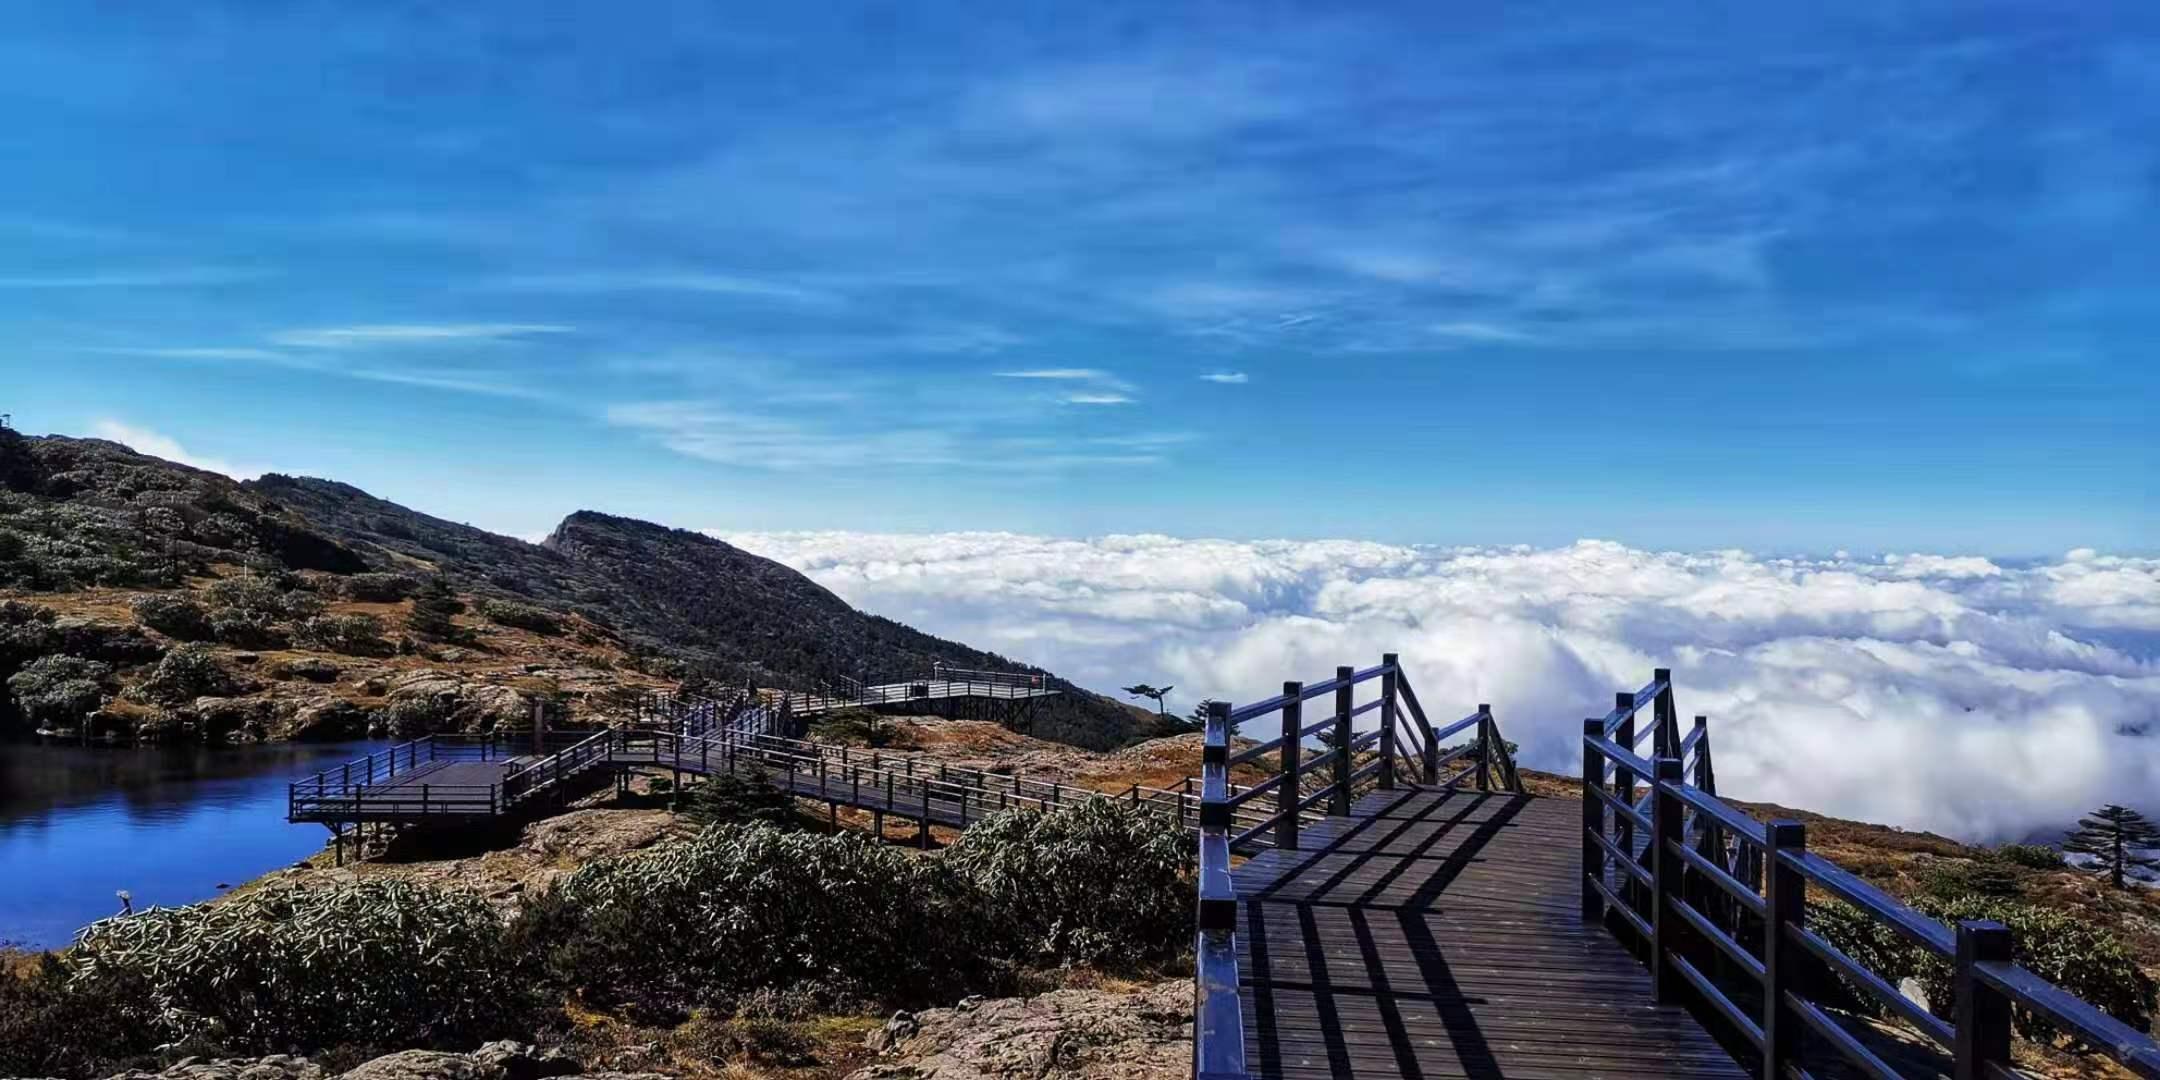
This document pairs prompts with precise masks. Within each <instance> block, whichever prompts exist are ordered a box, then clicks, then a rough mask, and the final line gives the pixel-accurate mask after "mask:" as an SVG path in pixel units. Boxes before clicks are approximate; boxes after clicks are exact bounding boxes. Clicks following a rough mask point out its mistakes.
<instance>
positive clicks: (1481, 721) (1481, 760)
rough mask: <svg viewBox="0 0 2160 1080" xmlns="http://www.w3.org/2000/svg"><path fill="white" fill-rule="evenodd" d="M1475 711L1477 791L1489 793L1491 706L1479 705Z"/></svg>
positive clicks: (1491, 729)
mask: <svg viewBox="0 0 2160 1080" xmlns="http://www.w3.org/2000/svg"><path fill="white" fill-rule="evenodd" d="M1477 710H1478V720H1477V757H1478V766H1477V789H1478V790H1479V791H1491V790H1492V748H1493V722H1492V706H1490V705H1479V706H1478V707H1477ZM1435 779H1437V778H1435Z"/></svg>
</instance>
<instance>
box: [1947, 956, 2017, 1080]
mask: <svg viewBox="0 0 2160 1080" xmlns="http://www.w3.org/2000/svg"><path fill="white" fill-rule="evenodd" d="M2010 944H2011V943H2010V929H2009V928H2008V927H2006V926H2004V925H2003V924H2001V923H1999V922H1992V921H1985V922H1984V921H1980V920H1967V921H1965V922H1961V923H1959V924H1958V926H1957V966H1956V967H1955V968H1954V969H1952V971H1951V975H1950V980H1951V981H1950V994H1951V996H1952V997H1953V998H1955V999H1956V1000H1957V1046H1956V1047H1955V1048H1954V1049H1955V1050H1956V1055H1957V1066H1956V1072H1955V1076H1956V1080H1985V1078H1987V1077H1989V1076H1992V1075H1993V1071H1992V1070H1991V1069H1989V1066H1990V1065H1993V1066H1997V1067H2000V1068H2004V1069H2007V1068H2008V1067H2009V1066H2010V999H2009V998H2008V997H2007V996H2005V995H2004V994H2003V993H2002V991H2000V990H1997V989H1995V988H1994V987H1992V986H1989V985H1988V984H1987V983H1985V982H1982V981H1981V979H1980V976H1979V973H1978V972H1977V971H1975V970H1974V965H1975V964H1981V963H2009V962H2010Z"/></svg>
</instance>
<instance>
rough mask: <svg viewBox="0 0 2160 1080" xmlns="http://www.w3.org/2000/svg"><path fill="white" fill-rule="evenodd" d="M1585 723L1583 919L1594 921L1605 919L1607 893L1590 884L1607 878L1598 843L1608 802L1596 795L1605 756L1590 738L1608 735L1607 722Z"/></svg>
mask: <svg viewBox="0 0 2160 1080" xmlns="http://www.w3.org/2000/svg"><path fill="white" fill-rule="evenodd" d="M1582 726H1583V739H1584V742H1583V752H1582V783H1583V792H1582V821H1583V835H1582V872H1583V879H1582V921H1583V922H1586V923H1592V924H1595V923H1601V922H1603V921H1605V896H1604V894H1603V893H1600V892H1598V891H1597V888H1596V887H1595V886H1593V885H1592V884H1591V882H1592V881H1593V880H1595V881H1600V882H1602V881H1604V880H1605V848H1604V846H1603V845H1601V844H1599V843H1598V842H1597V838H1598V837H1600V836H1603V835H1605V804H1604V803H1602V802H1599V801H1598V797H1597V793H1598V791H1599V790H1600V789H1602V788H1603V787H1604V786H1605V755H1604V754H1603V753H1602V752H1600V751H1599V750H1597V749H1595V748H1593V747H1592V746H1591V745H1590V743H1589V740H1590V739H1594V738H1599V737H1602V736H1603V735H1604V734H1605V722H1604V721H1603V720H1596V719H1591V720H1584V721H1583V722H1582Z"/></svg>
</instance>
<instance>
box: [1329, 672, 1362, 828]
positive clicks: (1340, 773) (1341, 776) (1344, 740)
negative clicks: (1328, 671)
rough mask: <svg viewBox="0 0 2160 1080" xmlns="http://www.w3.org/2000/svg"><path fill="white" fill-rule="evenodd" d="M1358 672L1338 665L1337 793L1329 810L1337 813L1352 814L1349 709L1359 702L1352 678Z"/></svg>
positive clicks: (1335, 786) (1336, 695)
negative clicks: (1351, 681)
mask: <svg viewBox="0 0 2160 1080" xmlns="http://www.w3.org/2000/svg"><path fill="white" fill-rule="evenodd" d="M1356 676H1357V669H1356V668H1353V667H1348V666H1345V667H1339V668H1336V669H1335V760H1334V762H1333V764H1334V766H1335V782H1334V788H1335V795H1334V797H1333V798H1331V799H1329V800H1328V813H1330V814H1333V815H1335V816H1336V817H1348V816H1350V710H1351V709H1352V708H1354V707H1355V706H1356V702H1357V688H1356V687H1354V686H1352V685H1351V684H1350V680H1351V679H1353V678H1355V677H1356Z"/></svg>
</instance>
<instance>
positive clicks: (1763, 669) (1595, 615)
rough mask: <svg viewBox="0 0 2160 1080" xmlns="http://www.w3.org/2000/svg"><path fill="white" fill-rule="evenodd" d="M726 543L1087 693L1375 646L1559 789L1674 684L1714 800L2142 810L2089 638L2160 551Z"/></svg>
mask: <svg viewBox="0 0 2160 1080" xmlns="http://www.w3.org/2000/svg"><path fill="white" fill-rule="evenodd" d="M723 539H727V540H728V541H730V542H731V543H735V544H739V545H741V546H743V547H745V548H747V549H748V550H751V551H755V552H758V553H760V554H763V555H768V556H771V557H774V558H777V559H779V560H781V561H783V562H786V563H788V564H789V565H791V566H794V567H796V568H798V569H801V570H803V571H804V572H806V573H808V574H810V575H811V576H812V577H813V578H815V579H816V580H818V581H819V582H820V583H821V584H824V585H826V586H828V587H830V588H832V589H833V590H835V591H836V592H838V593H839V594H840V595H842V596H843V597H846V598H847V599H848V600H850V601H851V602H853V603H856V604H859V605H861V606H863V607H865V608H867V609H868V610H871V611H874V612H877V613H879V614H883V615H888V616H891V617H893V618H897V619H900V620H902V621H905V622H907V623H909V624H911V625H914V626H918V627H920V628H922V629H925V630H928V631H931V632H933V633H937V634H941V635H944V636H948V637H954V638H957V639H960V640H965V641H969V642H973V643H975V644H977V645H980V646H983V647H986V648H992V649H995V650H997V651H999V652H1001V653H1005V654H1006V655H1010V656H1014V657H1020V658H1025V659H1026V660H1029V661H1031V662H1035V663H1040V664H1044V665H1046V666H1048V667H1050V668H1052V669H1054V670H1057V671H1059V672H1060V673H1062V674H1066V675H1068V676H1070V677H1073V678H1076V679H1077V680H1078V681H1080V682H1081V683H1082V684H1083V685H1088V686H1093V687H1098V688H1104V689H1108V688H1114V687H1116V686H1119V685H1124V684H1128V683H1130V682H1132V681H1134V680H1136V679H1142V678H1145V679H1148V680H1150V681H1158V682H1174V683H1176V684H1177V685H1178V686H1179V687H1181V688H1182V689H1183V691H1184V693H1185V694H1187V695H1189V696H1187V697H1186V698H1185V700H1186V701H1187V702H1188V703H1189V702H1192V701H1197V700H1199V699H1200V698H1201V697H1203V696H1216V697H1222V698H1228V699H1232V700H1253V699H1256V698H1260V697H1264V696H1267V695H1268V694H1271V693H1273V692H1274V691H1275V689H1276V688H1277V687H1279V686H1280V685H1281V683H1280V680H1281V679H1283V678H1285V677H1301V676H1302V677H1316V676H1318V675H1321V674H1324V673H1326V672H1328V671H1331V670H1333V668H1334V666H1335V665H1337V664H1340V663H1345V662H1359V663H1362V662H1367V661H1369V660H1372V659H1376V658H1377V657H1378V656H1379V655H1380V654H1381V653H1382V652H1386V651H1395V652H1400V653H1401V654H1402V655H1403V658H1404V663H1405V664H1406V666H1408V668H1409V669H1410V671H1411V672H1412V674H1413V676H1414V677H1415V678H1416V679H1417V686H1418V693H1419V696H1420V697H1421V698H1422V699H1423V700H1424V703H1425V705H1426V707H1427V708H1428V709H1441V708H1459V709H1460V710H1461V711H1462V712H1467V711H1468V710H1469V708H1470V707H1471V706H1472V705H1474V704H1475V703H1476V702H1479V701H1490V702H1492V703H1493V704H1494V706H1495V709H1496V710H1497V712H1498V714H1499V716H1500V718H1501V724H1502V728H1503V730H1504V731H1505V732H1506V734H1507V735H1508V737H1509V738H1511V739H1514V740H1517V741H1518V742H1520V743H1522V745H1523V750H1524V754H1523V756H1524V759H1525V762H1526V764H1528V765H1530V766H1533V767H1537V768H1543V769H1548V770H1553V771H1558V772H1563V773H1565V772H1568V771H1571V770H1573V769H1575V768H1578V767H1579V754H1580V744H1579V739H1578V736H1579V732H1580V730H1581V729H1580V719H1579V718H1580V717H1582V716H1585V715H1596V714H1599V713H1602V712H1603V711H1604V709H1605V708H1607V707H1608V706H1609V705H1610V702H1611V700H1612V693H1613V691H1614V690H1616V689H1622V688H1633V687H1635V686H1637V685H1640V684H1641V683H1642V682H1643V681H1645V679H1646V678H1647V676H1648V674H1649V671H1650V669H1651V668H1653V667H1658V666H1669V667H1672V668H1674V669H1675V671H1676V675H1677V679H1678V683H1679V686H1680V692H1681V698H1682V700H1681V706H1682V708H1684V709H1687V710H1688V711H1689V713H1691V714H1692V713H1697V712H1700V713H1704V714H1707V715H1709V716H1710V718H1711V719H1710V723H1711V731H1712V734H1713V738H1714V739H1715V740H1716V744H1717V753H1718V781H1719V786H1720V790H1722V791H1724V792H1727V793H1729V794H1730V795H1732V796H1734V797H1736V798H1742V799H1757V800H1765V801H1774V802H1778V803H1781V804H1784V805H1789V806H1797V807H1804V808H1807V809H1811V810H1817V811H1821V812H1825V813H1831V814H1837V815H1840V816H1846V817H1857V818H1861V819H1865V820H1870V821H1886V822H1890V823H1894V824H1898V825H1903V826H1908V827H1915V828H1928V829H1936V830H1940V831H1945V832H1948V833H1951V834H1953V835H1959V836H1965V837H1969V838H1974V839H1988V840H1993V839H2001V838H2005V837H2022V836H2024V835H2026V834H2027V833H2029V832H2031V831H2033V830H2039V829H2046V828H2050V827H2060V826H2061V825H2062V824H2064V823H2067V822H2068V821H2070V820H2072V819H2074V818H2075V817H2076V815H2077V814H2078V813H2079V812H2081V811H2083V810H2085V809H2087V808H2089V807H2091V806H2093V805H2095V804H2098V803H2101V802H2108V801H2113V802H2124V803H2130V804H2138V803H2143V804H2145V805H2146V806H2147V807H2149V808H2151V809H2155V810H2160V806H2154V805H2153V803H2154V800H2155V799H2156V798H2160V796H2156V795H2155V792H2160V723H2156V721H2160V658H2156V657H2155V656H2153V655H2152V654H2151V648H2150V646H2149V645H2148V646H2147V647H2146V649H2145V650H2144V651H2135V650H2126V648H2125V647H2122V646H2117V645H2112V644H2110V643H2109V640H2110V639H2109V638H2108V636H2107V635H2108V634H2109V633H2111V632H2119V631H2134V632H2136V633H2140V634H2146V635H2150V634H2153V633H2156V632H2160V559H2140V558H2132V557H2124V556H2109V555H2102V554H2099V553H2096V552H2076V553H2072V555H2070V556H2066V557H2064V558H2063V559H2061V560H2059V561H2055V562H2050V563H2043V564H2040V565H2037V566H2030V567H2024V568H2012V567H2007V566H2002V565H1999V564H1994V563H1991V562H1988V561H1987V560H1982V559H1977V558H1974V557H1971V556H1954V555H1953V556H1934V555H1928V556H1911V555H1907V556H1900V557H1897V558H1894V559H1884V560H1869V559H1858V558H1851V557H1845V558H1823V559H1799V558H1770V557H1763V556H1757V555H1751V554H1748V553H1746V552H1739V551H1714V552H1692V553H1691V552H1661V551H1646V550H1641V549H1636V548H1630V547H1626V546H1623V545H1620V544H1614V543H1609V542H1602V541H1582V542H1579V543H1576V544H1572V545H1569V546H1565V547H1559V548H1545V549H1537V548H1528V547H1517V548H1431V547H1405V546H1399V545H1389V544H1375V543H1367V542H1362V541H1350V540H1333V541H1292V540H1254V541H1237V540H1185V539H1175V538H1172V537H1167V536H1105V537H1097V538H1093V539H1086V540H1070V539H1058V538H1051V537H1040V536H1021V535H1014V534H1009V533H953V534H930V535H891V534H864V533H765V534H723ZM1988 567H1993V568H1994V571H1995V572H1992V573H1991V572H1989V570H1988ZM2096 628H2102V629H2096ZM2145 640H2147V641H2150V640H2151V639H2150V638H2149V637H2148V638H2146V639H2145ZM1443 703H1444V704H1443ZM2139 731H2146V732H2149V734H2145V735H2138V734H2135V733H2136V732H2139ZM2040 756H2044V757H2045V758H2046V760H2047V761H2048V763H2049V764H2048V768H2046V769H2043V770H2038V771H2035V770H2033V769H2032V768H2031V762H2032V761H2034V760H2035V759H2036V757H2040ZM2011 775H2014V776H2018V777H2020V778H2021V780H2020V782H2019V783H2018V784H2014V785H2008V786H2005V785H1999V784H1997V785H1985V784H1975V783H1973V782H1972V778H1973V777H1976V776H2011Z"/></svg>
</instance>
